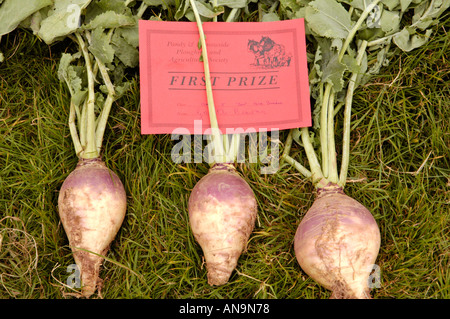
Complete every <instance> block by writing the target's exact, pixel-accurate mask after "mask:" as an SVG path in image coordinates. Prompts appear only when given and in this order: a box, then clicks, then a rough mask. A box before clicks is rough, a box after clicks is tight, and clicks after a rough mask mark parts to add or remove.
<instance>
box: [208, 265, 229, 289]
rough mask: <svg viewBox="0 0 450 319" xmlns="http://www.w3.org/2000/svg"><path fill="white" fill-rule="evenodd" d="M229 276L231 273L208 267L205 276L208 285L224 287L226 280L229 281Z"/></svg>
mask: <svg viewBox="0 0 450 319" xmlns="http://www.w3.org/2000/svg"><path fill="white" fill-rule="evenodd" d="M211 268H212V269H211ZM230 276H231V271H226V270H223V269H220V268H219V267H209V269H208V274H207V277H208V284H210V285H211V286H221V285H225V284H226V283H227V282H228V279H230Z"/></svg>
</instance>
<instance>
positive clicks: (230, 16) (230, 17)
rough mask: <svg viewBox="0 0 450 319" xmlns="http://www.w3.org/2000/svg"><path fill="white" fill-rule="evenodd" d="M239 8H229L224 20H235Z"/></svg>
mask: <svg viewBox="0 0 450 319" xmlns="http://www.w3.org/2000/svg"><path fill="white" fill-rule="evenodd" d="M238 12H239V9H237V8H233V9H231V11H230V13H229V14H228V17H227V20H226V22H233V21H236V15H237V14H238Z"/></svg>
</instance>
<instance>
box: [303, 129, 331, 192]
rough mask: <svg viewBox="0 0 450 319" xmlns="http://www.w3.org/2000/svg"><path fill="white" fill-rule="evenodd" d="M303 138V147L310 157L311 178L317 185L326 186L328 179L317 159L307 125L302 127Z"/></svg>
mask: <svg viewBox="0 0 450 319" xmlns="http://www.w3.org/2000/svg"><path fill="white" fill-rule="evenodd" d="M301 138H302V142H303V147H304V148H305V153H306V156H307V158H308V162H309V166H310V169H311V178H312V182H313V184H314V186H315V187H322V186H325V185H326V184H327V183H328V181H327V180H326V178H325V177H324V175H323V173H322V170H321V168H320V164H319V161H318V159H317V156H316V153H315V151H314V147H313V145H312V143H311V141H310V139H309V138H310V137H309V130H308V128H307V127H302V128H301Z"/></svg>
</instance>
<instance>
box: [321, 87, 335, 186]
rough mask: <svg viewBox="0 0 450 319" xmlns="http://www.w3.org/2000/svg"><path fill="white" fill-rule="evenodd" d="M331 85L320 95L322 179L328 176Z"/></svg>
mask: <svg viewBox="0 0 450 319" xmlns="http://www.w3.org/2000/svg"><path fill="white" fill-rule="evenodd" d="M331 89H332V85H331V84H329V83H327V84H326V87H325V92H324V94H323V95H322V108H321V111H320V148H321V153H322V172H323V175H324V177H327V176H328V171H329V168H328V165H329V161H328V154H329V152H328V148H329V145H328V127H327V122H328V100H329V98H330V93H331Z"/></svg>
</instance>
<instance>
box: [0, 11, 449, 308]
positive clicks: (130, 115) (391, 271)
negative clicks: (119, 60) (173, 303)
mask: <svg viewBox="0 0 450 319" xmlns="http://www.w3.org/2000/svg"><path fill="white" fill-rule="evenodd" d="M449 26H450V20H449V19H447V20H446V22H445V23H443V24H442V25H440V26H437V27H436V28H435V33H434V34H433V38H432V40H431V41H430V42H429V43H428V44H427V45H426V46H425V47H423V48H420V49H418V50H415V51H413V52H410V53H408V54H405V53H403V54H399V55H396V57H395V58H393V59H392V60H391V63H390V65H389V66H387V67H386V68H384V69H383V72H382V74H381V75H380V76H377V77H376V78H373V79H371V81H370V82H369V83H368V84H367V85H365V86H364V87H362V88H360V89H359V90H358V91H357V92H356V94H355V100H354V111H353V123H354V130H353V133H352V153H351V161H350V171H349V180H350V181H349V183H348V184H347V187H346V192H347V193H348V194H349V195H351V196H352V197H354V198H355V199H357V200H359V201H360V202H361V203H363V204H364V205H365V206H366V207H368V208H369V209H370V211H371V212H372V213H373V215H374V216H375V218H376V220H377V222H378V224H379V226H380V230H381V234H382V242H381V251H380V254H379V257H378V259H377V264H378V265H379V266H380V269H381V287H380V288H376V289H374V290H373V291H372V295H373V297H374V298H402V299H403V298H439V299H444V298H450V273H449V271H448V269H449V251H450V249H449V233H450V230H449V219H450V212H449V205H450V196H449V188H450V165H449V164H450V163H449V161H450V157H449V155H450V154H449V153H450V120H449V118H450V87H449V83H450V78H449V73H450V69H449V65H450V63H449V60H450V55H449V52H450V46H449V37H448V34H447V33H446V30H445V29H446V28H447V29H448V27H449ZM67 44H68V42H64V43H60V44H57V45H53V46H51V47H50V48H49V47H47V46H46V45H44V44H42V43H40V42H39V41H37V40H36V38H35V37H34V36H33V35H32V34H30V33H27V32H24V31H16V32H13V33H11V34H10V35H9V36H5V37H4V38H3V39H2V42H1V50H2V52H3V53H4V55H5V62H3V63H1V64H0V298H34V299H36V298H72V296H73V293H74V291H72V290H71V289H69V288H68V287H66V286H65V284H66V281H67V278H68V277H69V276H70V274H71V273H68V272H67V267H68V266H69V265H70V264H72V263H73V258H72V255H71V251H70V249H69V247H68V241H67V237H66V235H65V233H64V231H63V229H62V225H61V223H60V221H59V217H58V213H57V197H58V190H59V188H60V186H61V184H62V182H63V181H64V179H65V177H66V176H67V175H68V174H69V173H70V172H71V171H72V170H73V169H74V167H75V165H76V163H77V158H76V156H75V154H74V151H73V147H72V144H71V139H70V134H69V129H68V126H67V119H68V113H69V104H68V101H69V95H68V92H67V90H66V88H65V87H64V86H63V85H62V84H61V83H60V82H59V80H58V79H57V76H56V71H57V62H58V59H59V57H60V55H61V52H63V51H64V50H66V49H67ZM69 49H70V46H69ZM339 132H340V128H339V127H337V134H338V136H339ZM286 135H287V134H286V132H281V134H280V137H281V139H282V140H283V139H284V138H285V137H286ZM174 143H175V142H174V141H172V140H171V138H170V136H169V135H145V136H143V135H141V134H140V112H139V80H138V78H137V77H136V76H135V77H134V79H133V85H132V89H131V90H130V91H129V92H128V93H127V94H126V95H125V96H124V97H123V98H122V99H120V100H119V101H117V102H116V103H115V104H114V106H113V110H112V113H111V117H110V121H109V123H108V127H107V131H106V133H105V139H104V143H103V145H104V146H103V158H104V160H105V161H106V163H107V165H108V166H109V167H110V168H111V169H113V170H114V171H115V172H116V173H117V174H118V175H119V177H120V178H121V179H122V181H123V183H124V186H125V188H126V192H127V194H128V210H127V216H126V219H125V221H124V223H123V226H122V228H121V230H120V232H119V234H118V235H117V237H116V240H115V241H114V242H113V244H112V246H111V250H110V252H109V253H108V256H107V257H108V260H107V261H105V263H104V265H103V268H102V271H101V277H102V278H103V279H104V285H103V289H102V295H103V297H105V298H188V297H191V298H328V297H329V296H330V292H329V291H327V290H326V289H324V288H321V287H320V286H319V285H317V284H316V283H315V282H314V281H313V280H311V279H310V278H309V277H308V276H307V275H306V274H305V273H304V272H303V271H302V270H301V268H300V267H299V265H298V263H297V261H296V259H295V255H294V252H293V237H294V234H295V231H296V228H297V225H298V223H299V222H300V220H301V218H302V216H303V215H304V214H305V213H306V211H307V209H308V208H309V207H310V206H311V204H312V202H313V200H314V190H313V188H312V186H311V184H310V183H309V182H308V181H305V180H304V179H302V177H301V176H300V175H299V174H298V173H296V172H295V170H293V169H292V168H290V167H288V166H283V167H282V168H281V169H280V171H279V172H278V173H277V174H275V175H261V174H260V171H259V168H260V167H259V166H258V165H253V164H242V165H239V171H240V172H241V173H242V174H243V175H244V176H245V177H246V179H247V180H248V181H249V183H250V185H251V187H252V188H253V190H254V192H255V194H256V196H257V200H258V204H259V214H258V219H257V222H256V228H255V230H254V232H253V234H252V236H251V238H250V241H249V244H248V250H247V252H245V253H244V254H243V255H242V256H241V258H240V260H239V264H238V267H237V269H236V271H235V272H234V273H233V275H232V277H231V279H230V281H229V283H228V284H226V285H224V286H221V287H210V286H209V285H208V284H207V279H206V271H205V267H204V265H203V259H202V252H201V250H200V247H199V246H198V244H197V243H196V242H195V240H194V238H193V236H192V233H191V231H190V228H189V224H188V216H187V201H188V197H189V193H190V190H191V189H192V187H193V186H194V185H195V183H196V182H197V181H198V180H199V179H200V178H201V177H202V176H203V175H204V174H205V173H206V172H207V169H208V165H207V164H206V163H201V164H194V163H192V164H175V163H173V162H172V160H171V157H170V152H171V148H172V147H173V145H174ZM338 143H339V141H338ZM299 152H301V150H300V149H297V148H294V149H293V150H292V154H297V155H298V153H299ZM303 157H304V156H303ZM298 158H300V156H298Z"/></svg>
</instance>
